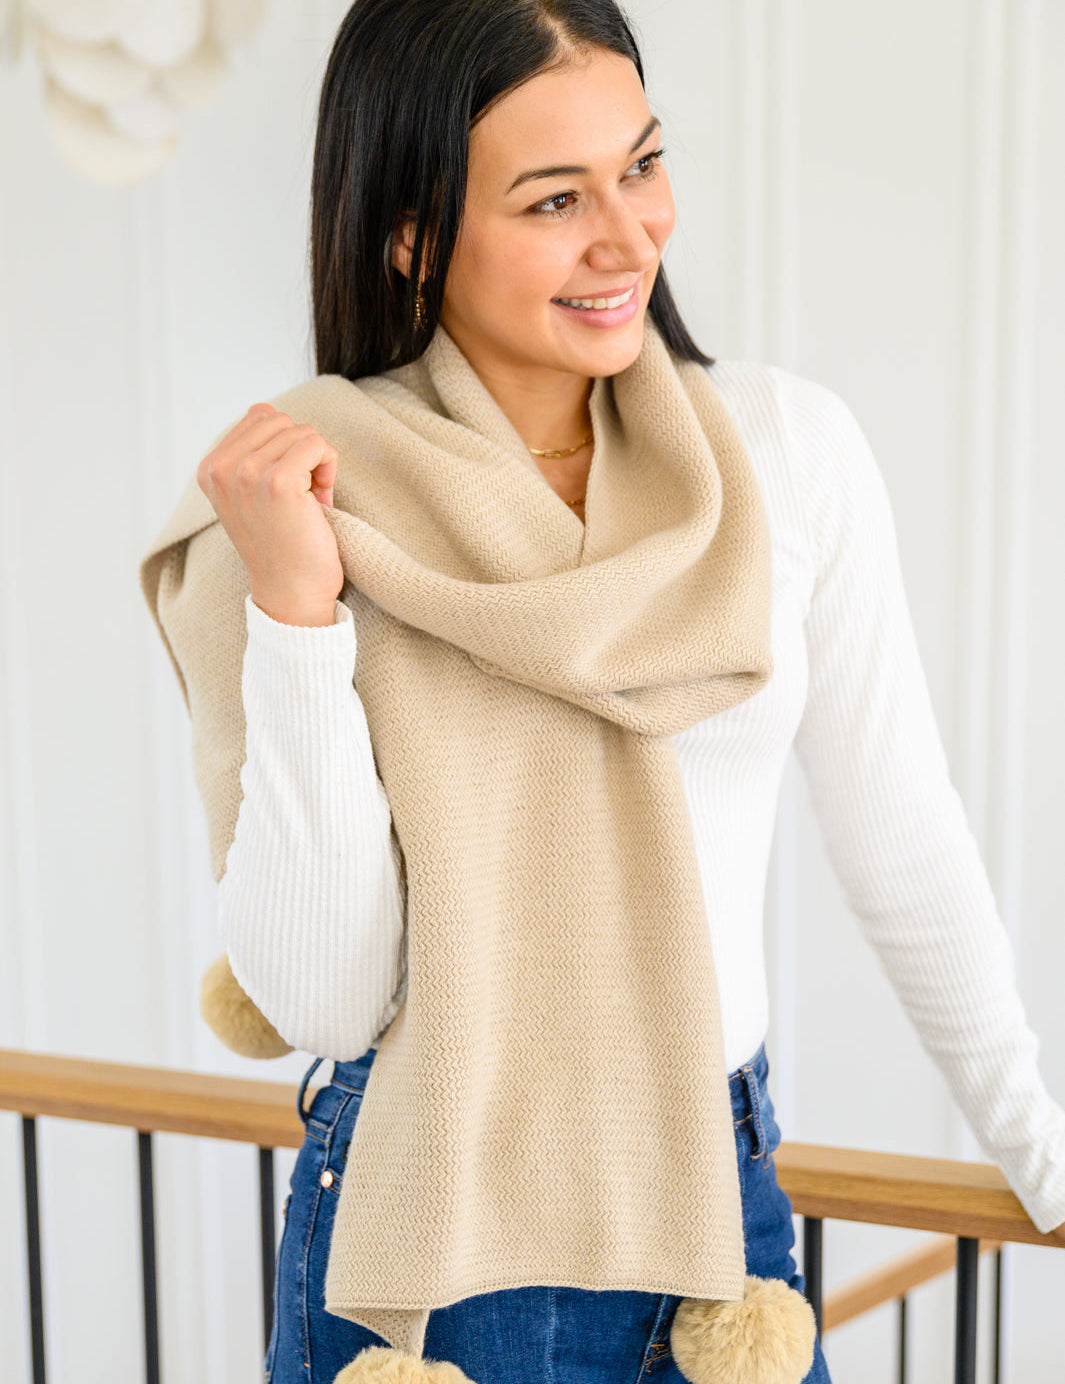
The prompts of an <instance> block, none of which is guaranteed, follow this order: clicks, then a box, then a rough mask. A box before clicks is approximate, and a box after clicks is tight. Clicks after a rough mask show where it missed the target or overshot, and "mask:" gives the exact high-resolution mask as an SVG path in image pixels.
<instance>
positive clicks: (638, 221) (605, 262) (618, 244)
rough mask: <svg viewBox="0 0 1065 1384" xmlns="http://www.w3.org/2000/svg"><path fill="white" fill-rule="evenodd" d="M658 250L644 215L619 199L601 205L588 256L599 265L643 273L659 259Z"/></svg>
mask: <svg viewBox="0 0 1065 1384" xmlns="http://www.w3.org/2000/svg"><path fill="white" fill-rule="evenodd" d="M658 254H659V251H658V246H657V245H656V244H655V241H654V239H653V238H652V237H651V235H650V234H649V232H648V229H647V227H646V226H645V225H644V223H643V219H642V217H640V216H637V215H636V213H635V212H634V211H633V210H632V208H631V207H627V206H625V204H624V203H623V202H620V200H619V201H614V202H612V203H610V204H609V205H608V206H604V207H603V208H602V209H601V211H600V214H599V217H598V218H597V221H596V225H595V228H594V232H593V235H592V237H591V239H590V241H589V244H588V249H587V251H586V253H585V259H586V260H587V262H588V263H589V264H590V265H592V266H593V267H594V268H596V269H611V268H617V269H619V270H622V271H625V272H628V273H632V274H640V273H643V272H644V270H646V269H650V268H651V267H652V265H654V264H656V263H657V262H658Z"/></svg>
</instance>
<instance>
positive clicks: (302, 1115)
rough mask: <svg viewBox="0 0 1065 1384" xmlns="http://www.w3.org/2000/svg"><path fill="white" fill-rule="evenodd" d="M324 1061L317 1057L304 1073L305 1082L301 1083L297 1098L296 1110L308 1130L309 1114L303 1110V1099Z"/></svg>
mask: <svg viewBox="0 0 1065 1384" xmlns="http://www.w3.org/2000/svg"><path fill="white" fill-rule="evenodd" d="M323 1060H324V1059H323V1058H321V1057H316V1058H315V1059H314V1061H313V1062H312V1063H311V1065H310V1066H309V1067H308V1068H307V1070H306V1072H304V1074H303V1080H302V1081H301V1082H300V1090H299V1095H298V1096H297V1097H296V1109H297V1110H298V1111H299V1117H300V1119H301V1120H302V1121H303V1125H304V1128H306V1125H307V1112H306V1111H305V1110H304V1109H303V1097H304V1096H305V1095H306V1094H307V1086H308V1084H309V1082H310V1079H311V1077H312V1076H314V1074H315V1072H316V1071H317V1070H318V1068H319V1067H320V1066H321V1065H322V1062H323Z"/></svg>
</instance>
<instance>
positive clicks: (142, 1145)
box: [137, 1130, 159, 1384]
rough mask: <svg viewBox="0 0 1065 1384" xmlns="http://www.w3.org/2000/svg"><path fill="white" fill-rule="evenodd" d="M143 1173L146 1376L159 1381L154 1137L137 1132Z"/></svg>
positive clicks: (151, 1382)
mask: <svg viewBox="0 0 1065 1384" xmlns="http://www.w3.org/2000/svg"><path fill="white" fill-rule="evenodd" d="M137 1154H138V1159H139V1162H140V1174H141V1179H140V1180H141V1275H142V1280H143V1285H144V1378H145V1380H146V1381H147V1384H159V1302H158V1296H157V1293H156V1285H155V1189H154V1179H153V1176H152V1136H151V1134H150V1133H146V1132H145V1131H144V1130H138V1131H137Z"/></svg>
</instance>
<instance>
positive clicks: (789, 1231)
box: [266, 1044, 831, 1384]
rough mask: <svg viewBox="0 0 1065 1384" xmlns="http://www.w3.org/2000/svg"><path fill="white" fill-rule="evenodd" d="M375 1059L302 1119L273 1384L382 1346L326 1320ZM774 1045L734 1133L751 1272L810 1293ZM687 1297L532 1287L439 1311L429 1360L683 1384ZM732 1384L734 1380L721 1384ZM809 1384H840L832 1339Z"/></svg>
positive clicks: (484, 1375) (328, 1371)
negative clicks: (681, 1344)
mask: <svg viewBox="0 0 1065 1384" xmlns="http://www.w3.org/2000/svg"><path fill="white" fill-rule="evenodd" d="M375 1055H376V1049H375V1048H370V1049H369V1050H368V1051H367V1052H365V1053H364V1054H363V1055H362V1057H360V1058H358V1059H356V1060H355V1061H354V1062H339V1063H336V1064H335V1066H334V1069H333V1075H332V1079H331V1080H330V1082H329V1085H328V1086H324V1087H322V1088H321V1090H319V1091H318V1092H317V1093H316V1095H315V1097H314V1100H313V1101H312V1103H311V1106H310V1109H309V1110H306V1111H305V1110H304V1108H303V1106H304V1103H305V1102H304V1095H305V1092H306V1089H307V1083H308V1081H309V1079H310V1077H311V1075H312V1073H313V1072H314V1071H315V1069H316V1067H317V1066H318V1063H317V1062H315V1063H314V1064H313V1065H312V1067H311V1068H310V1070H309V1071H308V1072H307V1074H306V1076H305V1077H304V1078H303V1083H302V1085H301V1086H300V1094H299V1100H298V1108H299V1112H300V1117H301V1119H302V1120H303V1122H304V1126H305V1129H306V1137H305V1138H304V1141H303V1145H302V1147H301V1148H300V1151H299V1154H298V1156H297V1158H296V1166H295V1168H294V1170H293V1173H292V1180H291V1183H290V1188H291V1190H290V1192H289V1195H288V1199H287V1201H286V1202H285V1226H284V1230H283V1232H282V1235H281V1243H280V1246H279V1249H278V1265H277V1277H276V1281H275V1286H274V1328H273V1335H272V1338H271V1341H270V1347H269V1350H268V1351H267V1356H266V1382H267V1384H333V1380H334V1379H335V1377H336V1375H337V1374H338V1373H339V1372H340V1370H341V1369H343V1367H344V1366H345V1365H347V1364H349V1363H350V1362H351V1361H352V1360H353V1359H354V1358H355V1356H356V1355H358V1353H359V1351H361V1350H364V1349H365V1348H366V1347H367V1346H370V1345H386V1344H387V1342H386V1341H385V1340H384V1339H383V1337H381V1336H378V1335H377V1334H376V1333H375V1332H372V1331H369V1330H367V1329H366V1328H365V1327H362V1326H358V1325H356V1323H355V1322H350V1321H347V1320H346V1319H345V1318H343V1317H336V1316H333V1315H332V1314H331V1313H329V1312H326V1310H325V1305H324V1301H325V1298H324V1289H325V1266H326V1260H327V1258H328V1255H329V1238H330V1235H331V1234H332V1230H333V1218H334V1216H335V1214H336V1206H337V1197H338V1195H339V1193H340V1187H341V1182H342V1180H343V1177H344V1159H345V1156H346V1154H347V1148H348V1141H349V1140H350V1138H351V1131H352V1128H353V1126H354V1124H355V1119H356V1117H357V1115H358V1112H359V1105H360V1102H361V1100H362V1095H363V1092H364V1091H365V1089H366V1080H367V1078H368V1076H369V1074H370V1066H371V1064H372V1062H373V1059H374V1056H375ZM768 1074H769V1059H768V1058H767V1056H766V1052H765V1045H764V1044H763V1045H762V1046H761V1047H759V1049H758V1051H757V1052H756V1053H755V1055H754V1056H753V1057H752V1058H751V1060H750V1062H746V1063H744V1065H743V1066H742V1067H738V1068H737V1069H736V1071H734V1072H733V1073H732V1074H731V1075H730V1077H729V1091H730V1094H731V1096H732V1119H733V1123H734V1125H735V1130H736V1157H737V1159H738V1160H739V1172H740V1191H741V1195H742V1200H743V1230H744V1236H745V1241H746V1260H747V1272H748V1273H751V1274H756V1275H757V1276H758V1277H759V1278H782V1279H784V1280H785V1282H787V1283H788V1284H789V1285H790V1286H791V1287H792V1288H797V1289H798V1290H799V1291H800V1292H802V1291H803V1290H804V1288H805V1279H804V1278H803V1276H802V1274H800V1273H799V1272H798V1270H797V1268H796V1264H795V1260H794V1258H793V1257H792V1253H791V1251H792V1248H793V1246H794V1244H795V1235H794V1230H793V1227H792V1219H791V1202H790V1200H789V1199H788V1197H787V1195H786V1193H785V1192H784V1191H783V1189H782V1188H781V1186H780V1184H779V1183H778V1182H777V1177H776V1169H775V1166H774V1163H773V1153H774V1151H775V1149H776V1148H777V1146H778V1145H779V1143H780V1139H781V1134H780V1130H779V1128H778V1127H777V1123H776V1120H775V1119H774V1118H773V1102H772V1100H770V1098H769V1090H768V1087H767V1085H766V1080H767V1077H768ZM680 1301H681V1299H680V1298H679V1297H676V1296H673V1295H671V1294H668V1293H640V1292H629V1291H606V1292H592V1291H589V1290H587V1289H584V1288H558V1287H526V1288H508V1289H504V1290H503V1291H501V1292H493V1293H482V1294H479V1295H477V1296H476V1297H469V1298H463V1299H462V1301H461V1302H456V1303H452V1304H451V1305H449V1306H447V1307H438V1308H434V1309H433V1310H432V1311H431V1312H430V1314H429V1323H428V1326H427V1329H426V1336H425V1346H424V1350H423V1354H424V1356H425V1358H426V1359H427V1360H450V1361H452V1362H453V1363H454V1364H456V1365H458V1366H459V1367H460V1368H461V1369H462V1370H463V1371H464V1372H465V1373H466V1374H467V1375H468V1376H469V1378H470V1379H471V1380H473V1381H474V1384H684V1380H685V1376H684V1375H682V1374H681V1372H680V1370H679V1369H678V1368H677V1365H676V1363H675V1362H674V1360H673V1356H672V1354H671V1352H670V1349H669V1333H670V1327H671V1326H672V1324H673V1316H674V1313H675V1312H676V1310H677V1306H678V1304H679V1303H680ZM722 1384H728V1381H722ZM803 1384H831V1381H830V1379H829V1374H828V1367H827V1365H826V1364H825V1357H824V1355H823V1354H822V1351H821V1342H820V1340H818V1341H817V1344H816V1347H815V1351H814V1362H813V1366H812V1368H811V1370H810V1372H809V1374H807V1376H806V1379H805V1380H804V1381H803Z"/></svg>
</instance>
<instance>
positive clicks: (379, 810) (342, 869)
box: [218, 595, 405, 1060]
mask: <svg viewBox="0 0 1065 1384" xmlns="http://www.w3.org/2000/svg"><path fill="white" fill-rule="evenodd" d="M245 611H246V617H247V628H248V642H247V647H246V650H245V654H244V663H243V673H242V694H243V702H244V714H245V723H246V730H245V754H246V757H245V762H244V766H243V768H242V769H241V772H240V782H241V788H242V792H243V796H242V799H241V804H240V811H239V814H238V817H237V822H236V827H235V830H234V835H233V841H232V844H231V845H230V847H229V850H228V853H227V855H226V866H225V873H224V874H223V876H222V878H221V880H220V882H219V886H218V918H219V926H220V928H221V931H222V935H223V938H224V939H225V943H226V947H227V950H228V953H229V960H230V965H231V967H232V969H233V973H234V975H235V976H236V978H237V980H238V981H239V982H240V984H241V985H242V986H243V988H244V989H245V990H246V991H247V993H248V994H249V995H250V996H251V998H252V999H253V1000H254V1001H255V1003H256V1004H257V1005H258V1007H259V1008H260V1009H261V1010H262V1012H263V1013H264V1014H265V1015H266V1017H267V1018H268V1019H269V1020H270V1022H271V1023H272V1024H273V1025H274V1027H275V1028H276V1029H277V1030H278V1032H279V1033H280V1034H281V1036H282V1037H283V1038H285V1039H286V1040H287V1041H288V1042H289V1043H291V1044H292V1045H293V1046H294V1047H296V1048H299V1049H301V1050H302V1051H305V1052H310V1053H314V1054H316V1055H318V1056H322V1057H331V1058H335V1059H337V1060H346V1059H350V1058H354V1057H358V1056H360V1055H361V1054H362V1053H363V1052H365V1051H366V1049H367V1048H368V1047H370V1046H371V1044H372V1042H373V1041H374V1039H375V1038H376V1037H377V1036H378V1034H379V1033H380V1032H381V1030H382V1029H383V1028H384V1027H386V1026H387V1024H388V1023H389V1022H390V1021H391V1019H392V1018H393V1017H394V1015H395V1013H396V1010H397V1009H398V1006H399V1003H400V1000H401V999H402V994H403V989H402V988H400V989H398V990H397V987H400V982H401V979H402V977H403V968H404V963H405V956H404V948H403V945H402V944H403V940H404V938H403V923H404V900H403V895H402V878H401V871H400V859H399V853H398V844H397V843H396V842H395V839H394V834H393V832H392V823H391V814H390V810H389V805H388V799H387V797H386V795H385V789H384V785H383V784H382V783H381V780H380V779H379V778H378V776H377V772H376V768H375V764H374V758H373V750H372V747H371V742H370V735H369V730H368V727H367V724H366V716H365V713H364V711H363V707H362V703H361V702H360V700H359V697H358V693H357V692H356V690H355V688H354V686H353V681H352V678H353V670H354V667H355V625H354V622H353V620H352V615H351V611H350V610H349V609H348V608H347V606H345V605H344V604H343V602H341V601H339V600H338V601H337V602H336V606H335V612H334V617H335V623H334V624H333V625H322V626H302V625H286V624H281V623H279V622H278V621H276V620H273V619H272V618H271V617H270V616H269V615H267V614H266V613H265V612H264V611H262V610H260V608H259V607H258V606H257V605H256V603H255V602H254V600H253V599H252V597H251V596H250V595H249V596H248V597H247V598H246V600H245ZM404 988H405V987H404Z"/></svg>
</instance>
